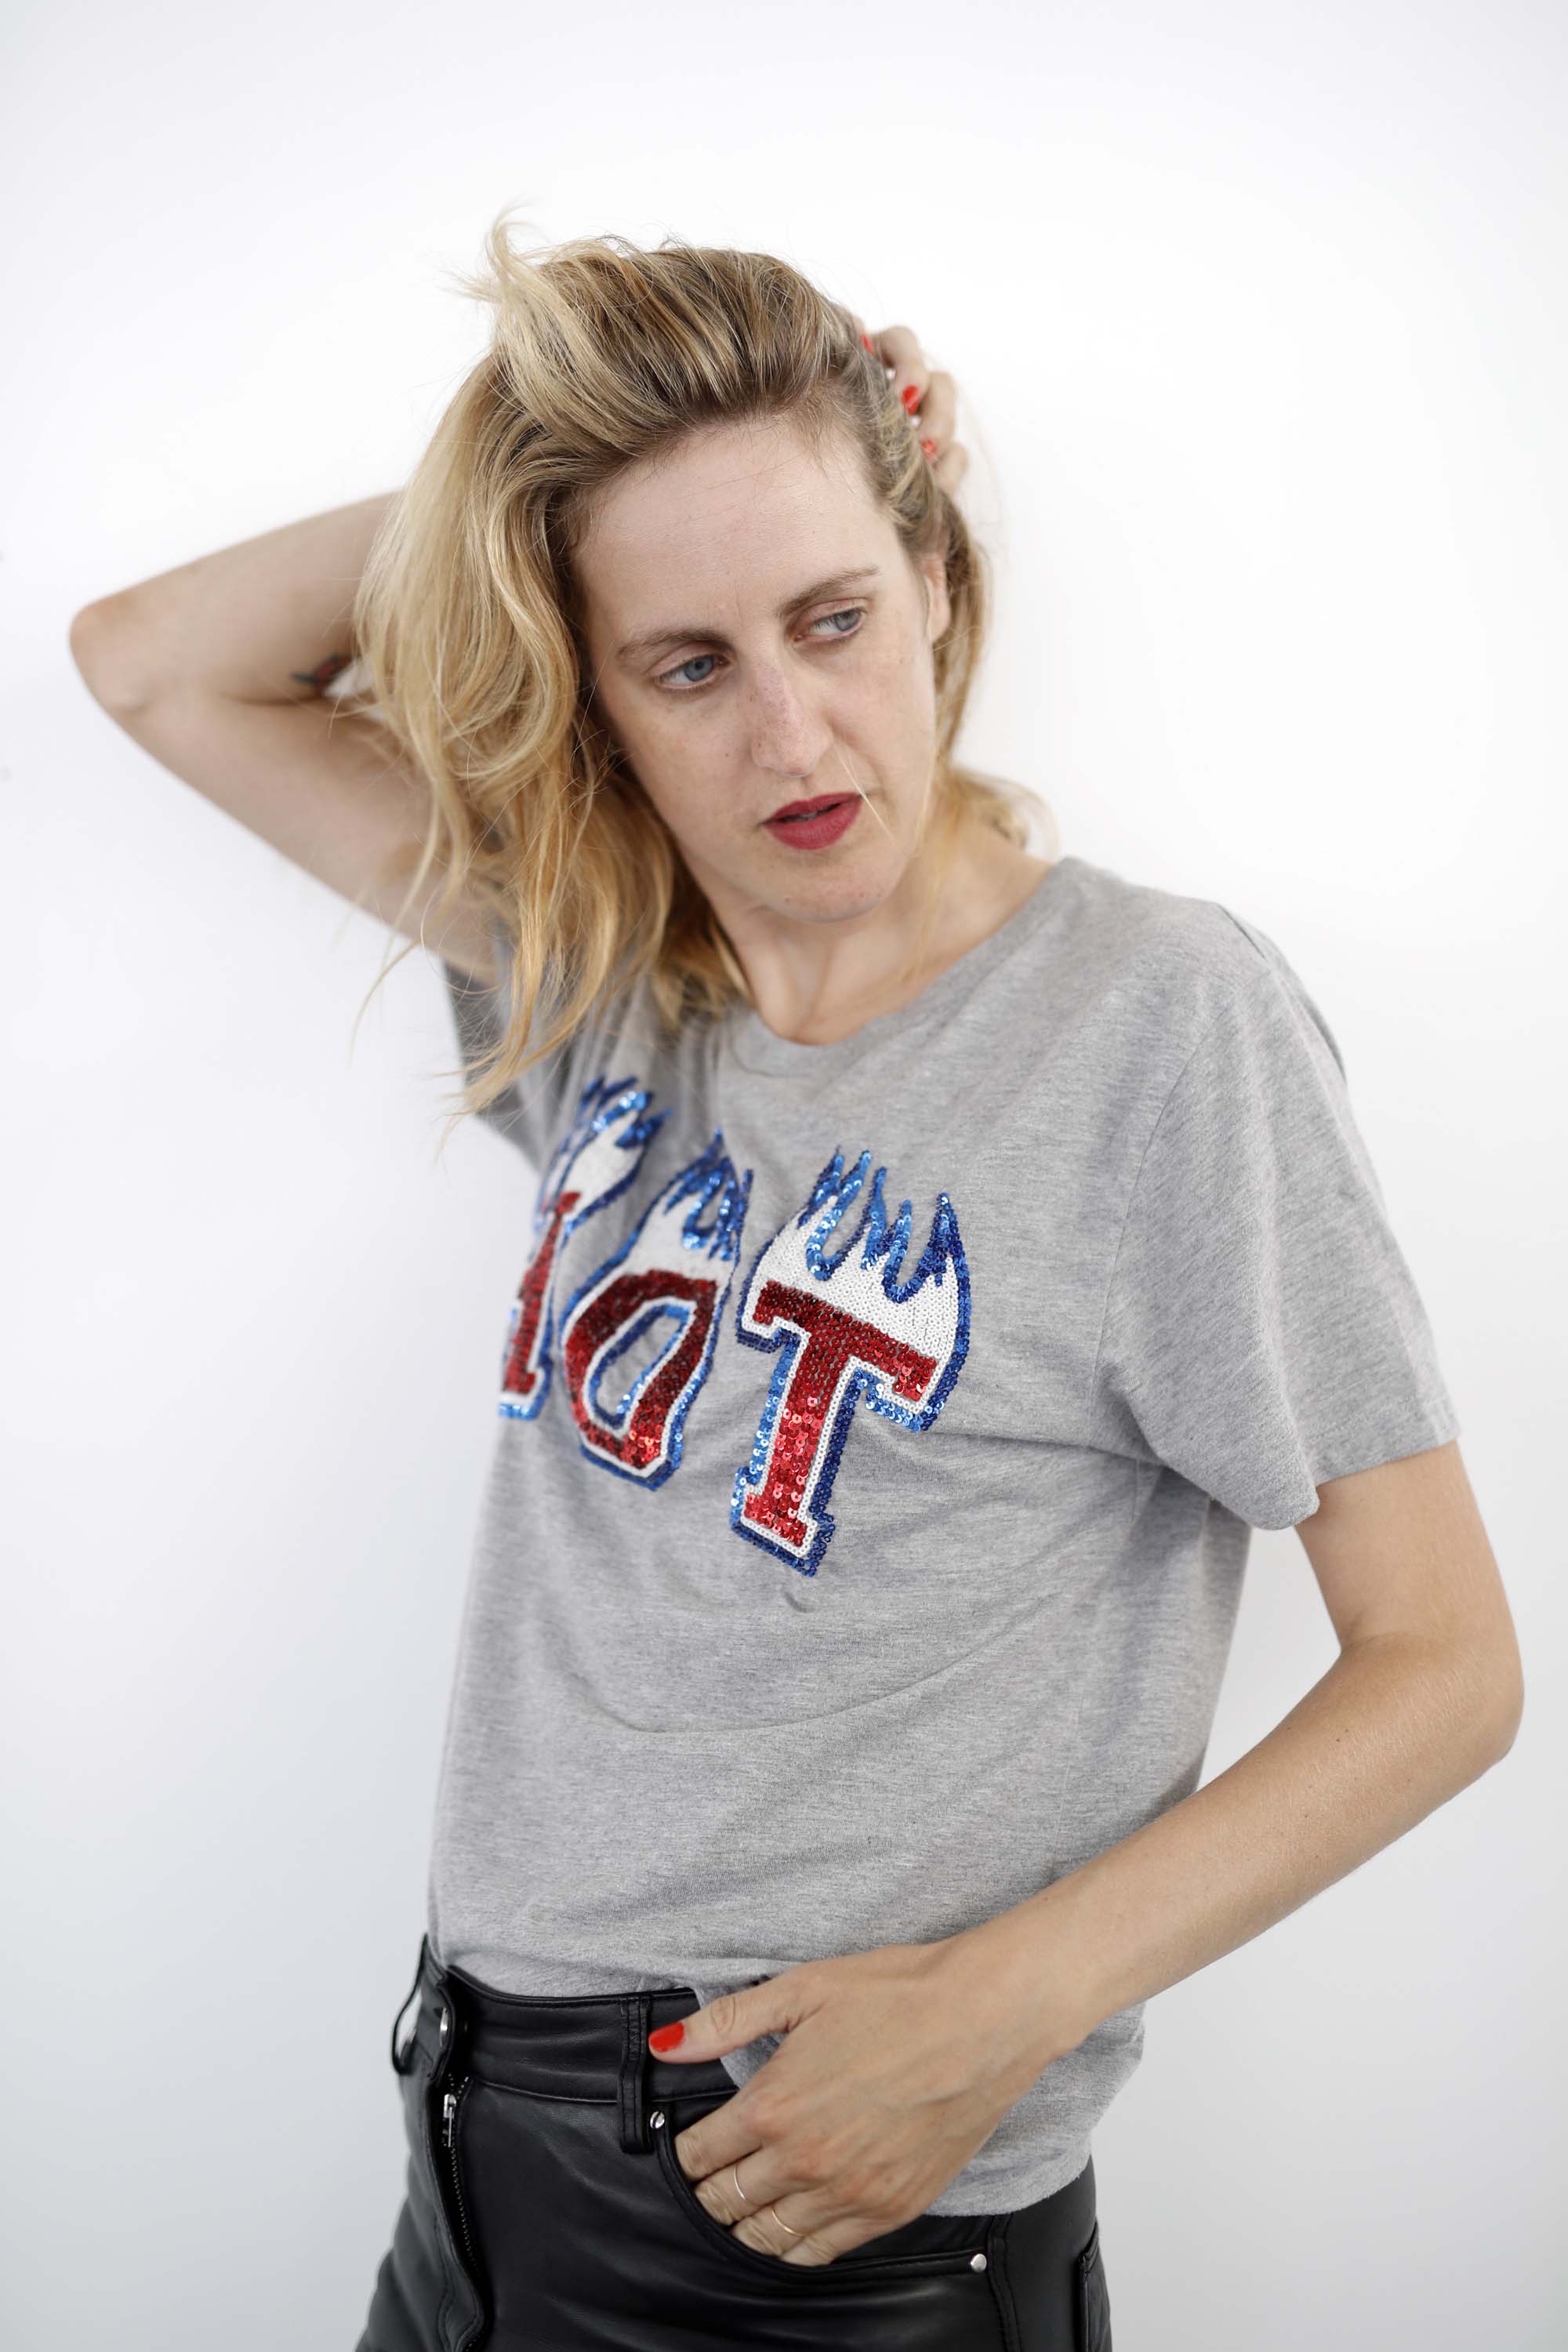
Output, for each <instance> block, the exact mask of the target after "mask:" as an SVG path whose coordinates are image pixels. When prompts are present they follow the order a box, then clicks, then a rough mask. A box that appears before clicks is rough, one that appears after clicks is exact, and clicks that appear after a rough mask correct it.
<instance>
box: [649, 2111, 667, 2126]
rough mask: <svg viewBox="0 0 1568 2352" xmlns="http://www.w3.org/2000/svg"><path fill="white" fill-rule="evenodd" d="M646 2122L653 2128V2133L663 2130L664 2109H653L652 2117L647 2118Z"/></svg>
mask: <svg viewBox="0 0 1568 2352" xmlns="http://www.w3.org/2000/svg"><path fill="white" fill-rule="evenodd" d="M648 2121H649V2123H650V2124H651V2125H652V2126H653V2127H654V2129H655V2131H662V2130H663V2129H664V2109H663V2108H662V2107H655V2109H654V2111H653V2113H652V2115H651V2116H649V2117H648Z"/></svg>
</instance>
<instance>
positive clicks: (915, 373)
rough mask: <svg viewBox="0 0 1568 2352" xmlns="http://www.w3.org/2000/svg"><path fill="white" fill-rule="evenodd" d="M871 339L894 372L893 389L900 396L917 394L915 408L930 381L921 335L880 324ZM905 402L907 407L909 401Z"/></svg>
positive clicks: (899, 327)
mask: <svg viewBox="0 0 1568 2352" xmlns="http://www.w3.org/2000/svg"><path fill="white" fill-rule="evenodd" d="M871 341H872V342H873V343H874V344H875V345H876V347H877V355H878V357H879V359H880V360H881V361H883V362H884V363H885V364H886V365H887V366H889V367H890V368H891V369H892V371H893V390H894V391H895V392H896V393H897V394H898V395H899V397H900V399H903V397H904V394H906V393H909V392H913V393H914V394H917V395H918V397H917V398H916V400H915V403H914V405H915V406H916V407H917V408H918V407H919V405H920V403H921V400H923V399H924V397H925V391H926V386H927V384H928V383H930V382H931V369H930V368H929V367H928V365H927V364H926V355H925V353H924V352H922V351H921V346H920V338H919V337H918V336H917V335H916V333H915V331H914V329H913V328H912V327H903V326H893V327H879V328H877V329H876V331H875V332H874V333H873V335H872V337H871ZM904 404H905V406H906V407H908V406H909V405H910V403H909V402H908V401H905V403H904Z"/></svg>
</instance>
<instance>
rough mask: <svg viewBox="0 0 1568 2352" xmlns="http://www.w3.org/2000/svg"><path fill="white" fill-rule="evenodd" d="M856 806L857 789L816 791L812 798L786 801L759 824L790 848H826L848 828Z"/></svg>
mask: <svg viewBox="0 0 1568 2352" xmlns="http://www.w3.org/2000/svg"><path fill="white" fill-rule="evenodd" d="M859 808H860V795H859V793H818V794H817V796H816V799H815V800H811V801H786V802H785V803H784V806H783V808H776V809H774V811H773V814H772V816H770V817H765V818H764V819H763V827H764V830H765V831H767V832H768V833H771V834H772V835H773V839H774V840H775V841H786V842H788V844H789V845H790V847H791V848H792V849H826V847H827V845H828V843H829V842H832V841H837V840H838V839H839V838H840V836H841V835H844V834H846V833H847V832H848V830H849V827H850V826H851V825H852V824H854V822H855V819H856V816H857V815H858V813H859Z"/></svg>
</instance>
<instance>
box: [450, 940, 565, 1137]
mask: <svg viewBox="0 0 1568 2352" xmlns="http://www.w3.org/2000/svg"><path fill="white" fill-rule="evenodd" d="M495 940H496V953H497V957H498V959H499V968H500V971H501V973H502V974H503V977H502V978H501V979H500V981H498V982H495V983H494V984H493V985H491V984H489V983H487V982H484V981H480V980H478V979H476V978H475V977H474V976H473V975H472V974H471V973H469V972H466V971H458V968H457V967H456V966H455V965H453V964H449V963H446V962H443V963H442V966H441V970H442V973H443V976H444V978H445V981H446V986H447V1002H448V1003H449V1005H450V1007H451V1012H452V1019H453V1024H454V1026H455V1028H456V1031H457V1037H458V1051H459V1053H460V1055H461V1056H462V1062H463V1066H464V1069H465V1071H472V1070H474V1069H476V1068H477V1067H478V1066H479V1064H480V1063H481V1062H482V1061H484V1060H486V1059H487V1058H488V1057H489V1054H490V1053H491V1052H492V1050H493V1049H494V1048H495V1047H496V1046H497V1045H500V1041H501V1039H502V1037H503V1036H504V1035H505V1034H506V1030H507V1025H508V1023H509V1021H510V994H511V992H510V984H509V982H508V980H507V978H506V977H505V976H504V975H506V974H507V973H508V971H510V960H511V941H510V938H509V937H508V934H507V929H506V926H505V924H504V923H502V922H500V921H498V922H497V924H496V926H495ZM581 1045H582V1032H581V1031H579V1032H578V1033H577V1034H576V1035H575V1036H574V1037H571V1038H568V1039H567V1041H566V1043H565V1044H564V1045H563V1046H561V1047H560V1048H559V1049H558V1050H557V1051H556V1052H555V1053H553V1054H550V1055H546V1056H545V1057H544V1059H543V1060H542V1061H539V1062H533V1063H531V1064H530V1066H529V1067H528V1068H527V1069H526V1070H524V1071H523V1073H522V1075H521V1077H520V1078H515V1079H514V1080H513V1081H512V1083H511V1084H510V1086H508V1087H503V1088H502V1089H501V1091H500V1094H499V1095H497V1096H496V1097H495V1099H494V1100H493V1101H492V1102H489V1103H487V1104H486V1105H485V1106H484V1108H483V1109H482V1110H480V1111H479V1113H478V1114H477V1116H478V1117H479V1118H482V1119H483V1120H484V1122H485V1124H486V1125H487V1126H488V1127H489V1128H492V1129H494V1130H495V1132H496V1133H497V1134H498V1135H502V1136H504V1137H505V1138H506V1139H507V1141H508V1142H509V1143H511V1144H515V1145H516V1147H517V1149H518V1150H520V1151H521V1152H522V1153H523V1155H524V1156H525V1158H527V1159H528V1160H530V1161H531V1163H532V1165H533V1166H534V1168H535V1169H542V1167H543V1165H544V1163H545V1161H546V1160H548V1159H549V1158H550V1156H551V1154H552V1151H553V1150H554V1148H555V1145H556V1142H557V1140H558V1139H559V1137H560V1134H561V1132H562V1129H563V1126H564V1124H565V1121H566V1115H567V1112H568V1110H569V1108H571V1106H572V1104H573V1102H574V1090H573V1073H574V1068H575V1066H576V1063H577V1061H578V1059H579V1056H580V1048H581Z"/></svg>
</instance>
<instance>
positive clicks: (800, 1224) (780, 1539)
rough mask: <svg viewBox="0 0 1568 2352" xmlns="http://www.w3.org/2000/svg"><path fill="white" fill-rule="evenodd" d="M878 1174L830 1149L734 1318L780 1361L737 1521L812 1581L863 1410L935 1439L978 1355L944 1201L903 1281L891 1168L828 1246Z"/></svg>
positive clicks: (736, 1501) (901, 1227) (942, 1197)
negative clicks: (967, 1365)
mask: <svg viewBox="0 0 1568 2352" xmlns="http://www.w3.org/2000/svg"><path fill="white" fill-rule="evenodd" d="M870 1166H871V1154H870V1152H869V1151H862V1152H861V1154H860V1156H859V1158H858V1160H857V1161H856V1163H855V1165H854V1166H853V1168H850V1169H846V1167H845V1164H844V1157H843V1154H842V1152H841V1151H836V1152H835V1153H834V1155H833V1158H832V1160H830V1161H829V1162H828V1164H827V1166H826V1168H825V1169H824V1170H823V1171H822V1173H821V1175H820V1176H819V1177H818V1178H817V1180H816V1185H815V1186H814V1187H813V1190H812V1193H811V1197H810V1199H809V1200H808V1201H807V1202H806V1204H805V1208H804V1209H803V1210H802V1211H801V1213H800V1214H799V1216H798V1217H796V1218H795V1219H794V1220H793V1221H792V1222H791V1223H788V1224H785V1225H784V1227H782V1228H781V1230H780V1231H779V1232H778V1233H777V1234H774V1235H773V1239H772V1240H771V1241H770V1242H768V1243H767V1244H766V1245H765V1246H764V1247H763V1249H762V1250H761V1251H760V1252H759V1254H758V1255H757V1257H756V1259H755V1261H754V1263H753V1265H752V1270H751V1274H750V1276H749V1277H748V1279H747V1282H746V1285H745V1287H744V1289H743V1291H742V1294H741V1298H740V1303H739V1306H738V1307H737V1310H736V1321H735V1329H736V1334H737V1337H738V1338H739V1339H742V1341H743V1342H744V1343H745V1345H747V1346H748V1347H752V1348H759V1349H763V1350H766V1351H769V1352H773V1351H775V1350H776V1351H777V1353H778V1359H779V1360H778V1362H777V1364H776V1366H775V1368H774V1370H773V1381H772V1384H771V1386H770V1388H769V1390H768V1395H767V1400H766V1402H765V1403H764V1405H763V1412H762V1418H761V1421H760V1422H759V1423H758V1427H757V1433H756V1439H755V1442H754V1444H753V1445H752V1454H751V1459H750V1461H749V1462H748V1463H746V1464H744V1465H742V1468H741V1469H740V1470H739V1471H738V1473H737V1474H736V1478H735V1486H734V1492H733V1495H732V1497H731V1509H730V1521H731V1526H732V1527H733V1528H734V1530H735V1532H736V1534H737V1535H740V1536H743V1537H744V1538H747V1540H748V1541H750V1542H752V1543H755V1544H760V1545H761V1546H762V1547H763V1549H764V1550H766V1551H771V1552H774V1553H776V1554H777V1555H778V1557H779V1558H781V1559H787V1560H788V1561H790V1563H791V1564H792V1566H794V1567H795V1568H797V1569H798V1570H801V1572H802V1573H803V1574H804V1575H807V1576H812V1575H815V1574H816V1568H817V1565H818V1563H819V1561H820V1560H821V1559H822V1556H823V1554H824V1552H825V1551H826V1549H827V1546H828V1544H829V1542H830V1541H831V1539H832V1536H833V1529H834V1520H833V1517H832V1515H831V1513H830V1512H829V1511H828V1508H827V1502H828V1497H829V1496H830V1495H831V1493H832V1491H833V1482H834V1479H835V1478H836V1477H837V1473H838V1465H839V1463H840V1461H841V1459H842V1457H843V1454H844V1448H845V1444H846V1443H847V1438H848V1434H849V1428H850V1423H851V1422H852V1421H853V1419H854V1414H855V1407H856V1405H857V1403H858V1402H859V1400H860V1399H861V1398H862V1397H863V1398H864V1399H865V1401H866V1402H867V1404H868V1406H869V1407H870V1408H871V1410H872V1412H878V1413H880V1414H883V1415H884V1416H885V1417H886V1418H887V1419H889V1420H890V1421H895V1422H898V1423H900V1424H901V1425H902V1426H903V1427H904V1428H906V1429H911V1430H923V1429H929V1428H930V1426H931V1423H932V1422H933V1421H934V1420H935V1419H936V1416H937V1414H938V1413H939V1412H941V1410H942V1405H943V1403H944V1402H946V1400H947V1397H948V1396H949V1394H950V1393H951V1391H952V1384H953V1382H954V1381H955V1380H956V1379H957V1377H958V1374H959V1370H960V1369H961V1367H962V1365H963V1360H964V1358H965V1356H966V1355H967V1353H968V1349H969V1269H968V1266H967V1264H966V1263H965V1260H964V1255H963V1244H962V1242H961V1240H960V1237H959V1231H958V1220H957V1217H956V1215H955V1214H954V1212H953V1208H952V1202H951V1201H950V1200H949V1199H948V1196H947V1194H946V1193H945V1192H939V1193H938V1195H937V1206H936V1210H935V1213H934V1214H933V1216H932V1218H931V1232H930V1236H929V1238H928V1240H927V1242H926V1244H925V1247H924V1249H923V1250H922V1251H921V1255H920V1257H919V1258H918V1260H917V1261H916V1263H915V1265H914V1268H913V1271H912V1272H911V1273H910V1276H909V1279H908V1280H907V1281H905V1280H904V1279H903V1278H902V1277H903V1270H904V1259H905V1255H906V1254H907V1252H908V1249H909V1244H910V1235H911V1233H912V1229H913V1211H912V1208H911V1205H910V1202H908V1201H905V1202H903V1204H902V1206H901V1207H900V1211H899V1214H898V1216H897V1217H896V1218H895V1219H893V1220H891V1221H890V1222H889V1216H888V1212H887V1204H886V1202H885V1200H884V1198H883V1192H882V1184H883V1179H884V1177H885V1175H886V1172H887V1171H886V1170H885V1169H882V1168H879V1169H878V1170H877V1171H876V1172H875V1174H874V1175H873V1176H871V1178H870V1186H869V1191H868V1192H867V1197H866V1200H865V1202H864V1205H863V1207H862V1209H861V1213H860V1220H859V1223H858V1225H857V1226H856V1228H855V1231H854V1233H853V1234H851V1236H850V1238H849V1239H848V1240H847V1242H845V1244H843V1246H842V1247H841V1248H840V1249H838V1250H837V1251H835V1250H833V1248H832V1247H831V1243H832V1241H833V1238H834V1235H835V1234H836V1232H837V1227H838V1225H839V1224H840V1223H841V1222H842V1221H843V1219H844V1218H845V1217H846V1216H847V1213H848V1212H849V1210H850V1209H851V1208H852V1207H853V1205H854V1203H855V1202H856V1201H857V1200H858V1198H859V1196H860V1194H861V1192H864V1191H866V1186H867V1177H868V1171H869V1170H870Z"/></svg>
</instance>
